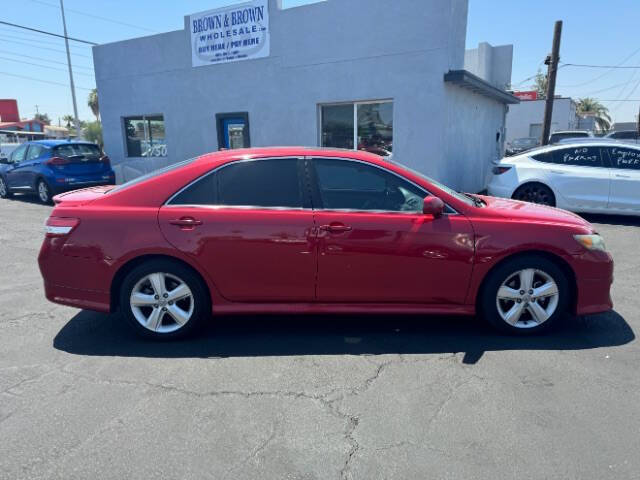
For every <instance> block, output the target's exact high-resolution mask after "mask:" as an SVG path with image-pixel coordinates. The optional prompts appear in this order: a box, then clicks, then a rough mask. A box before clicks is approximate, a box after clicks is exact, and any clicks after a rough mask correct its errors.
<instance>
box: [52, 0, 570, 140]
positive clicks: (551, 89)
mask: <svg viewBox="0 0 640 480" xmlns="http://www.w3.org/2000/svg"><path fill="white" fill-rule="evenodd" d="M61 1H62V0H61ZM561 38H562V20H558V21H557V22H556V26H555V29H554V31H553V48H552V50H551V57H550V58H548V59H547V60H548V63H547V65H549V69H548V75H547V101H546V103H545V107H544V121H543V123H542V139H541V143H542V145H548V144H549V135H550V134H551V118H552V117H553V100H554V97H555V95H556V77H557V75H558V63H559V62H560V39H561Z"/></svg>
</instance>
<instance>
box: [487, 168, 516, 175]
mask: <svg viewBox="0 0 640 480" xmlns="http://www.w3.org/2000/svg"><path fill="white" fill-rule="evenodd" d="M511 168H512V167H493V170H491V171H492V172H493V174H494V175H502V174H503V173H505V172H508V171H509V170H511Z"/></svg>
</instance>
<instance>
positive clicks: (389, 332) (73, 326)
mask: <svg viewBox="0 0 640 480" xmlns="http://www.w3.org/2000/svg"><path fill="white" fill-rule="evenodd" d="M634 339H635V335H634V333H633V330H632V329H631V327H630V326H629V324H628V323H627V322H626V321H625V320H624V318H622V317H621V316H620V315H619V314H618V313H616V312H615V311H613V312H608V313H605V314H600V315H592V316H589V317H577V318H569V319H567V320H566V321H565V322H564V323H563V324H562V325H561V326H560V327H559V328H558V329H556V330H555V331H553V332H551V333H549V334H547V335H542V336H533V337H514V336H507V335H500V334H498V333H496V332H494V331H493V330H491V329H490V328H489V327H488V326H486V325H485V324H484V322H482V321H479V320H478V319H476V318H459V317H420V316H389V315H386V316H369V317H364V316H315V315H314V316H293V315H290V316H273V315H271V316H237V317H217V318H215V319H214V321H213V322H212V324H211V326H209V327H208V328H205V329H203V331H201V332H200V333H199V334H198V335H197V336H195V337H193V338H189V339H185V340H179V341H172V342H154V341H150V340H145V339H141V338H139V337H137V336H136V335H135V334H134V333H133V331H132V330H130V329H129V328H128V326H127V325H125V324H124V321H123V320H122V319H121V318H120V317H119V316H118V315H105V314H99V313H95V312H89V311H81V312H80V313H78V314H77V315H76V316H74V317H73V318H72V319H71V320H70V321H69V322H68V323H67V324H66V325H65V326H64V327H63V328H62V330H60V332H59V333H58V334H57V335H56V337H55V339H54V341H53V346H54V347H55V348H56V349H58V350H62V351H65V352H68V353H71V354H75V355H99V356H121V357H152V358H183V357H190V358H215V357H258V356H293V355H296V356H298V355H382V354H442V353H460V352H464V358H463V362H464V363H467V364H474V363H476V362H477V361H478V360H479V359H480V358H481V357H482V355H483V354H484V352H486V351H502V350H582V349H592V348H599V347H611V346H618V345H624V344H626V343H629V342H631V341H633V340H634Z"/></svg>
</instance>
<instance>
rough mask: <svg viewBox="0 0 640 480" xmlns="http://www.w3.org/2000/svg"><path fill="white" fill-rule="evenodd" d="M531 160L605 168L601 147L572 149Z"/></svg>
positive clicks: (542, 154) (554, 151)
mask: <svg viewBox="0 0 640 480" xmlns="http://www.w3.org/2000/svg"><path fill="white" fill-rule="evenodd" d="M531 158H533V159H534V160H537V161H539V162H545V163H555V164H557V165H565V166H577V167H604V166H605V165H604V161H603V158H602V154H601V149H600V147H571V148H562V149H559V150H552V151H550V152H544V153H539V154H538V155H534V156H532V157H531Z"/></svg>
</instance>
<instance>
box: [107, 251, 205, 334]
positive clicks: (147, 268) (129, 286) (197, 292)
mask: <svg viewBox="0 0 640 480" xmlns="http://www.w3.org/2000/svg"><path fill="white" fill-rule="evenodd" d="M158 272H161V273H164V274H168V276H167V278H169V277H171V278H177V279H179V280H181V281H182V282H183V283H185V284H186V285H187V286H188V287H189V289H190V290H191V293H192V299H189V305H188V306H184V308H183V309H184V310H188V309H189V308H190V306H191V302H193V311H192V313H191V316H190V317H189V319H188V321H187V322H186V323H185V324H184V325H182V326H181V327H179V328H178V329H177V330H175V331H168V332H159V331H152V330H150V329H149V328H147V327H145V326H143V325H142V323H141V322H140V321H139V320H138V319H137V318H136V314H135V313H134V307H132V305H131V295H132V293H133V290H134V288H136V287H137V286H138V284H139V282H140V281H141V280H143V279H144V278H145V277H147V276H148V275H151V274H154V273H158ZM171 281H172V280H171V279H169V280H167V284H168V283H169V282H171ZM146 288H148V287H146ZM167 289H169V286H168V285H167ZM169 290H170V289H169ZM153 291H154V290H151V292H153ZM119 300H120V304H119V306H120V308H119V309H120V312H121V314H122V316H123V317H124V320H125V321H126V323H127V324H128V325H129V326H130V327H131V328H132V329H133V330H134V331H135V332H136V333H137V334H138V335H141V336H143V337H145V338H150V339H153V340H171V339H176V338H184V337H187V336H189V335H192V334H194V333H195V332H196V331H197V330H199V329H200V328H201V327H202V326H203V325H204V324H205V322H206V321H207V319H209V318H210V316H211V301H210V296H209V291H208V288H207V286H206V284H204V282H203V281H202V279H201V278H200V277H199V276H198V275H197V274H196V273H195V272H194V271H193V270H191V268H189V267H187V266H185V265H183V264H181V263H179V262H177V261H172V260H168V259H159V260H150V261H148V262H145V263H143V264H141V265H139V266H137V267H135V268H134V269H133V270H132V271H131V272H129V273H128V274H127V276H126V277H125V278H124V280H123V282H122V286H121V288H120V296H119ZM181 301H182V300H181ZM185 301H186V300H185ZM175 303H176V306H177V305H178V302H175ZM159 305H160V306H162V305H163V304H161V303H160V304H159ZM164 306H165V307H166V308H170V307H169V304H164ZM152 310H153V308H151V307H142V308H140V311H141V312H142V313H143V314H144V313H145V312H148V315H150V314H151V311H152ZM141 312H138V316H140V313H141ZM159 315H162V318H161V320H160V329H162V328H173V327H174V326H177V325H178V323H177V322H175V321H174V320H173V318H172V316H171V314H170V313H169V312H166V313H159ZM172 322H173V324H175V325H172Z"/></svg>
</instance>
